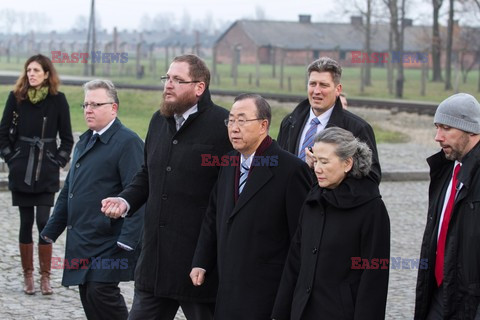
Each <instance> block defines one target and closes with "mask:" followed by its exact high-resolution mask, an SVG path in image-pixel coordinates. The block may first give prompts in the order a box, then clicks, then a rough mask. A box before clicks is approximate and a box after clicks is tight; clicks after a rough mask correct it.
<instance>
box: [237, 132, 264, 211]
mask: <svg viewBox="0 0 480 320" xmlns="http://www.w3.org/2000/svg"><path fill="white" fill-rule="evenodd" d="M272 141H273V140H272V138H271V137H270V136H268V135H267V136H266V137H265V139H263V141H262V143H260V145H259V146H258V148H257V150H255V156H254V157H253V159H252V165H251V166H250V169H249V170H248V177H250V175H251V174H252V171H253V169H254V168H255V166H254V165H253V164H254V163H255V158H256V157H261V156H262V155H263V153H264V152H265V150H267V149H268V147H270V146H271V144H272ZM240 160H241V157H240V155H238V166H237V168H236V170H235V188H234V189H235V202H237V200H238V197H239V194H238V184H239V181H240V165H241V163H240ZM258 163H261V161H259V162H258ZM248 177H247V180H248Z"/></svg>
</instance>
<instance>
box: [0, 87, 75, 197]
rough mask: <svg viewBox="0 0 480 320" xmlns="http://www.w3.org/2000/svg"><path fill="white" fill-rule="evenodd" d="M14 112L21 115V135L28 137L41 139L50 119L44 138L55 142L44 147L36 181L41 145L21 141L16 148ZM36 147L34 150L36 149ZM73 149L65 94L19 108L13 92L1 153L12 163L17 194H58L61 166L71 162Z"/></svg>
mask: <svg viewBox="0 0 480 320" xmlns="http://www.w3.org/2000/svg"><path fill="white" fill-rule="evenodd" d="M13 111H16V112H17V113H18V115H19V116H18V127H17V128H18V136H23V137H26V138H35V137H38V138H41V137H42V126H43V118H44V117H46V127H45V132H44V136H43V137H44V138H48V139H53V141H52V142H46V143H45V144H44V149H43V155H42V158H43V159H42V165H41V168H40V170H41V171H40V176H39V179H38V181H36V182H35V175H36V172H37V165H38V159H39V150H40V149H39V143H37V144H34V143H32V142H27V141H22V139H19V138H17V140H16V141H15V144H14V145H11V144H10V142H9V139H8V130H9V128H10V126H11V123H12V117H13ZM57 133H58V135H59V136H60V146H57V142H56V138H57ZM32 146H33V148H32ZM72 146H73V136H72V128H71V124H70V109H69V106H68V103H67V100H66V99H65V95H64V94H63V93H61V92H59V93H58V94H57V95H55V96H53V95H51V94H48V95H47V97H46V98H45V100H43V101H41V102H39V103H37V104H33V103H31V102H30V101H29V100H24V101H23V102H22V103H20V105H18V106H17V102H16V100H15V96H14V95H13V92H10V94H9V96H8V99H7V103H6V105H5V109H4V111H3V117H2V121H1V123H0V151H1V155H2V157H3V158H4V159H5V161H6V162H7V164H8V168H9V175H8V186H9V189H10V190H11V191H13V192H23V193H45V192H49V193H50V192H51V193H55V192H57V191H58V190H59V188H60V179H59V178H60V166H62V167H63V166H65V164H66V163H67V162H68V160H69V159H70V152H71V150H72ZM31 150H32V151H33V153H32V157H33V158H32V160H34V162H32V163H33V170H32V175H31V176H30V178H31V179H32V183H31V185H30V186H29V185H27V184H26V183H25V181H24V180H25V173H26V171H27V164H28V160H29V155H30V152H31Z"/></svg>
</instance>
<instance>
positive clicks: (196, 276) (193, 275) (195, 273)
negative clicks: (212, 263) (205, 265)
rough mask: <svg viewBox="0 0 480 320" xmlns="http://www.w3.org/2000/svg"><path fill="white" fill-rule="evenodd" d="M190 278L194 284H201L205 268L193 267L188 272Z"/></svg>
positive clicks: (203, 279)
mask: <svg viewBox="0 0 480 320" xmlns="http://www.w3.org/2000/svg"><path fill="white" fill-rule="evenodd" d="M190 279H192V283H193V285H194V286H196V287H198V286H201V285H202V284H203V282H204V281H205V270H204V269H202V268H193V269H192V272H190Z"/></svg>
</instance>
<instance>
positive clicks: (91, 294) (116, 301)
mask: <svg viewBox="0 0 480 320" xmlns="http://www.w3.org/2000/svg"><path fill="white" fill-rule="evenodd" d="M78 288H79V289H80V299H81V300H82V305H83V310H84V311H85V315H86V316H87V319H88V320H110V319H116V320H126V319H127V318H128V309H127V305H126V304H125V300H124V299H123V296H122V294H121V293H120V288H119V287H118V282H108V283H103V282H85V284H81V285H79V286H78Z"/></svg>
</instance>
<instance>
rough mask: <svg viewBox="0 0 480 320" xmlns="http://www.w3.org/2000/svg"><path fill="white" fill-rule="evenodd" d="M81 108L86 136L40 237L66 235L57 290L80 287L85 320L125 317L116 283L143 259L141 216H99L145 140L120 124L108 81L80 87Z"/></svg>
mask: <svg viewBox="0 0 480 320" xmlns="http://www.w3.org/2000/svg"><path fill="white" fill-rule="evenodd" d="M84 89H85V100H84V103H83V110H84V116H85V121H86V123H87V126H88V128H89V130H87V131H86V132H85V133H84V134H82V135H81V136H80V141H79V142H78V143H77V144H76V147H75V150H74V153H73V158H72V164H71V168H70V171H69V173H68V176H67V179H66V181H65V185H64V187H63V189H62V191H61V192H60V195H59V196H58V200H57V202H56V204H55V209H54V211H53V215H52V216H51V217H50V219H49V221H48V223H47V226H46V227H45V228H44V229H43V231H42V233H41V236H42V237H43V239H45V240H46V241H49V242H53V241H55V240H56V239H57V238H58V237H59V236H60V235H61V234H62V232H63V231H64V230H65V229H67V241H66V248H65V258H64V259H63V260H62V259H60V260H61V261H57V260H55V261H54V265H53V267H54V268H55V267H57V268H63V269H64V270H63V279H62V284H63V285H64V286H72V285H78V286H79V291H80V298H81V300H82V305H83V309H84V311H85V314H86V316H87V318H88V319H89V320H92V319H127V317H128V310H127V307H126V305H125V301H124V299H123V296H122V295H121V293H120V289H119V287H118V284H119V282H120V281H130V280H133V271H134V270H135V265H136V262H137V259H138V256H139V254H140V247H141V245H140V242H141V238H142V232H143V215H144V210H143V208H140V209H139V210H138V212H137V213H136V215H135V216H133V217H131V218H126V219H119V220H115V219H109V218H107V217H105V215H103V214H102V212H101V211H100V208H101V206H100V202H101V200H102V199H103V198H105V197H108V196H112V195H116V194H117V193H118V192H120V191H121V190H122V189H123V188H124V187H125V186H126V185H128V183H130V181H131V180H132V178H133V176H134V175H135V173H136V172H137V171H138V170H139V169H140V167H141V164H142V162H143V141H142V140H141V139H140V137H138V135H137V134H136V133H134V132H133V131H131V130H130V129H128V128H126V127H125V126H124V125H122V123H121V122H120V120H118V119H117V111H118V106H119V101H118V97H117V91H116V89H115V87H114V85H113V83H112V82H110V81H108V80H92V81H90V82H88V83H86V84H85V85H84Z"/></svg>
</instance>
